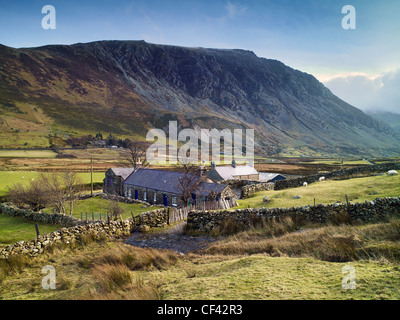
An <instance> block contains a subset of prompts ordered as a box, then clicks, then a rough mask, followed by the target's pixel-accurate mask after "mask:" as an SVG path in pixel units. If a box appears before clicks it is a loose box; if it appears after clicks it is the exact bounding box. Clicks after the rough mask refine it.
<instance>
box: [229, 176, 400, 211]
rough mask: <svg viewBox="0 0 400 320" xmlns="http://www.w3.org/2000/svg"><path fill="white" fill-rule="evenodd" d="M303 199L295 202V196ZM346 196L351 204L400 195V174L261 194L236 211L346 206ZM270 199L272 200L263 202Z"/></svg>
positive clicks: (244, 202)
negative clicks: (307, 206)
mask: <svg viewBox="0 0 400 320" xmlns="http://www.w3.org/2000/svg"><path fill="white" fill-rule="evenodd" d="M297 195H299V196H301V198H300V199H294V198H293V197H295V196H297ZM346 195H347V197H348V200H349V201H350V202H363V201H370V200H374V199H376V198H378V197H380V198H384V197H398V196H400V175H396V176H388V175H386V174H385V175H381V176H372V177H364V178H353V179H348V180H326V181H318V182H314V183H310V184H308V186H306V187H303V186H302V187H298V188H291V189H285V190H277V191H275V190H273V191H261V192H258V193H255V194H254V195H253V196H251V197H250V198H247V199H242V200H238V203H239V206H238V207H236V208H248V207H251V208H262V207H266V208H275V207H277V208H288V207H299V206H306V205H313V204H314V198H315V201H316V204H320V203H322V204H329V203H335V202H338V203H343V202H346ZM265 196H267V197H268V198H269V199H270V200H269V201H268V202H266V203H265V202H263V199H264V197H265Z"/></svg>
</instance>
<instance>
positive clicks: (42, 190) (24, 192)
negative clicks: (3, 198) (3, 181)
mask: <svg viewBox="0 0 400 320" xmlns="http://www.w3.org/2000/svg"><path fill="white" fill-rule="evenodd" d="M47 190H48V189H47V185H46V182H45V181H44V180H43V178H42V177H41V176H39V178H37V179H36V180H33V181H31V183H30V184H29V185H28V186H23V185H22V184H14V185H13V186H12V187H11V188H9V190H8V195H7V200H8V201H10V202H12V203H14V204H15V205H16V206H18V207H19V208H24V207H28V208H29V209H32V210H33V211H39V210H42V209H44V208H46V207H47V206H48V205H49V204H50V203H51V199H50V198H49V196H48V192H47Z"/></svg>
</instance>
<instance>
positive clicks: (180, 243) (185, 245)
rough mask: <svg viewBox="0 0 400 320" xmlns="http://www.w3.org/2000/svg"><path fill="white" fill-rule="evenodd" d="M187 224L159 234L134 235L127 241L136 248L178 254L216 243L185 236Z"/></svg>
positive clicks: (181, 224) (204, 238)
mask: <svg viewBox="0 0 400 320" xmlns="http://www.w3.org/2000/svg"><path fill="white" fill-rule="evenodd" d="M184 225H185V222H183V223H180V224H178V225H176V226H175V227H174V228H171V229H168V230H165V231H162V232H158V233H151V234H148V233H142V232H135V233H133V234H132V235H131V236H130V237H129V238H128V239H127V240H126V241H125V243H126V244H130V245H132V246H135V247H141V248H155V249H168V250H173V251H176V252H178V253H182V254H185V253H187V252H191V251H196V250H200V249H203V248H205V247H207V246H208V245H209V244H210V243H212V242H214V241H216V240H215V239H214V238H209V237H193V236H188V235H185V234H183V231H182V230H183V227H184Z"/></svg>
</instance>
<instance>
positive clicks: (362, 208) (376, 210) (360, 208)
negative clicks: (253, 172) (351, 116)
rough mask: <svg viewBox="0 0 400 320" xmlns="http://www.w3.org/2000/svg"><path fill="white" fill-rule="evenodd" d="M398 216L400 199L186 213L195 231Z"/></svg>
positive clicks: (189, 223)
mask: <svg viewBox="0 0 400 320" xmlns="http://www.w3.org/2000/svg"><path fill="white" fill-rule="evenodd" d="M399 213H400V197H395V198H377V199H375V200H374V201H366V202H363V203H355V204H349V205H347V204H338V203H336V204H330V205H317V206H315V207H314V206H304V207H292V208H272V209H267V208H253V209H250V208H249V209H237V210H232V211H229V210H217V211H191V212H189V214H188V218H187V224H188V227H189V228H191V229H194V230H198V231H202V232H209V231H211V230H213V229H215V228H218V227H219V226H220V225H221V223H222V222H224V221H226V220H227V219H228V218H230V219H231V220H233V221H235V222H237V223H240V224H242V225H244V226H247V227H249V226H250V222H251V219H252V217H255V216H258V217H264V218H265V219H271V218H277V219H279V218H283V217H291V218H294V219H307V220H308V221H311V222H319V223H323V222H326V221H329V220H330V219H334V218H335V216H340V215H343V214H348V217H349V219H350V220H352V221H371V220H373V219H385V218H387V217H389V216H391V215H394V214H399Z"/></svg>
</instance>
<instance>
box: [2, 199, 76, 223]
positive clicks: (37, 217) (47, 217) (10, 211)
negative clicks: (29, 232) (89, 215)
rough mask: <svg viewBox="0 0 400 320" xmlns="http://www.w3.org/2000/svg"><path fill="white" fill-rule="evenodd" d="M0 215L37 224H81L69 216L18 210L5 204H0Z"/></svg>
mask: <svg viewBox="0 0 400 320" xmlns="http://www.w3.org/2000/svg"><path fill="white" fill-rule="evenodd" d="M0 214H5V215H8V216H12V217H21V218H24V219H26V220H31V221H36V222H39V223H46V224H56V225H60V226H66V227H70V226H75V225H77V224H80V223H81V221H80V220H78V219H76V218H75V217H73V216H70V215H64V214H58V213H52V214H47V213H42V212H34V211H31V210H25V209H19V208H17V207H14V206H12V205H10V204H7V203H2V204H0Z"/></svg>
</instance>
